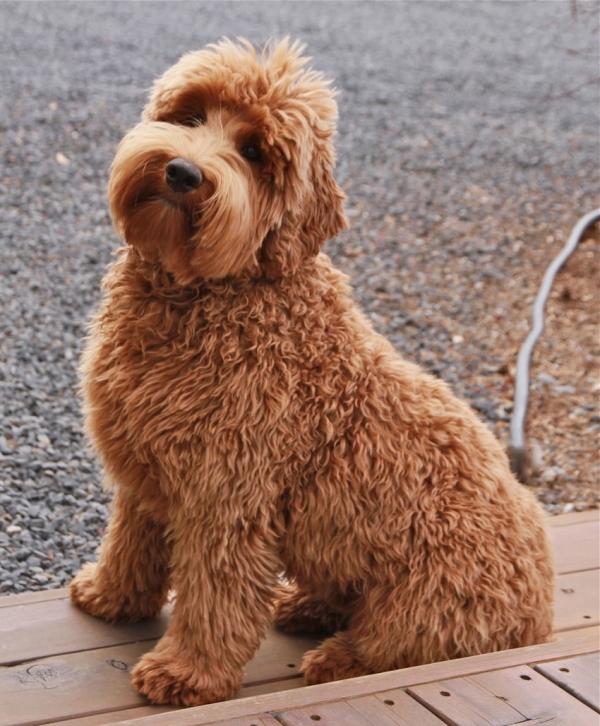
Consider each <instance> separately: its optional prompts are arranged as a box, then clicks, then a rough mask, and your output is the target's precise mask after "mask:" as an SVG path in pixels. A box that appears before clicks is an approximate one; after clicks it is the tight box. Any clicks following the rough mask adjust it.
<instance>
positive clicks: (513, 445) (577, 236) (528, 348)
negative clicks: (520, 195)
mask: <svg viewBox="0 0 600 726" xmlns="http://www.w3.org/2000/svg"><path fill="white" fill-rule="evenodd" d="M598 219H600V209H596V210H595V211H593V212H590V213H589V214H586V215H585V216H583V217H582V218H581V219H580V220H579V221H578V222H577V224H576V225H575V227H573V231H572V232H571V234H570V235H569V239H568V240H567V243H566V244H565V246H564V247H563V249H562V250H561V251H560V253H559V254H558V255H557V256H556V257H555V258H554V260H553V261H552V264H551V265H550V267H548V269H547V270H546V272H545V274H544V278H543V280H542V285H541V287H540V291H539V292H538V295H537V297H536V299H535V303H534V305H533V327H532V329H531V332H530V333H529V335H528V336H527V338H526V339H525V342H524V343H523V345H522V346H521V349H520V351H519V356H518V358H517V372H516V375H515V398H514V405H513V413H512V418H511V421H510V450H511V458H512V463H513V470H514V471H515V473H516V474H517V475H519V476H520V478H521V479H522V480H523V479H524V467H525V460H526V449H525V434H524V427H525V415H526V413H527V402H528V398H529V364H530V361H531V353H532V351H533V347H534V346H535V344H536V343H537V340H538V338H539V337H540V335H541V334H542V331H543V330H544V308H545V306H546V300H547V299H548V295H549V294H550V290H551V289H552V283H553V282H554V278H555V276H556V273H557V272H558V271H559V270H560V268H561V267H562V266H563V265H564V263H565V262H566V260H567V259H568V258H569V256H570V255H571V254H572V252H573V251H574V250H575V248H576V247H577V245H578V244H579V241H580V240H581V238H582V237H583V233H584V232H585V231H586V229H587V228H588V227H589V226H590V225H591V224H593V223H594V222H596V221H597V220H598Z"/></svg>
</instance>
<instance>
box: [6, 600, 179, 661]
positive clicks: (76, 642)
mask: <svg viewBox="0 0 600 726" xmlns="http://www.w3.org/2000/svg"><path fill="white" fill-rule="evenodd" d="M168 621H169V609H168V608H165V610H163V612H162V614H161V615H160V616H159V617H158V618H155V619H153V620H146V621H143V622H141V623H136V624H135V625H110V624H109V623H106V622H105V621H104V620H100V619H99V618H93V617H91V616H90V615H87V614H86V613H84V612H83V611H82V610H80V609H79V608H76V607H75V606H73V605H72V604H71V603H70V601H69V600H65V599H59V600H46V601H41V602H32V603H29V604H24V605H23V604H20V605H15V606H13V607H8V608H4V609H3V610H2V617H0V643H1V644H2V646H1V648H0V665H14V664H17V663H22V662H23V661H30V660H35V659H38V658H46V657H49V656H54V655H62V654H64V653H74V652H77V651H83V650H92V649H95V648H104V647H108V646H113V645H123V644H126V643H133V642H137V641H146V640H151V639H154V640H156V639H158V638H160V637H161V635H162V634H163V633H164V632H165V630H166V629H167V625H168Z"/></svg>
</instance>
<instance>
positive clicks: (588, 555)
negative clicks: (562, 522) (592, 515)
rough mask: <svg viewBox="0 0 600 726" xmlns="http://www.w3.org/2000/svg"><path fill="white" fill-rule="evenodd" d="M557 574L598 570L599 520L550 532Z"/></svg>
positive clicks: (554, 529) (599, 555) (599, 556)
mask: <svg viewBox="0 0 600 726" xmlns="http://www.w3.org/2000/svg"><path fill="white" fill-rule="evenodd" d="M550 536H551V538H552V544H553V546H554V566H555V567H556V572H557V573H558V574H564V573H567V572H580V571H581V570H597V569H598V568H600V520H595V521H592V522H581V523H578V524H572V525H570V526H566V527H553V528H552V529H551V530H550Z"/></svg>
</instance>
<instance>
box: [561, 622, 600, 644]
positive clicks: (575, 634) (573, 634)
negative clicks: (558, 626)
mask: <svg viewBox="0 0 600 726" xmlns="http://www.w3.org/2000/svg"><path fill="white" fill-rule="evenodd" d="M588 635H594V636H596V639H597V641H598V645H599V646H600V625H592V626H591V627H589V628H576V629H575V630H561V631H560V632H558V633H556V638H557V639H558V640H567V639H569V638H585V637H586V636H588Z"/></svg>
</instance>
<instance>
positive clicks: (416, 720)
mask: <svg viewBox="0 0 600 726" xmlns="http://www.w3.org/2000/svg"><path fill="white" fill-rule="evenodd" d="M347 703H348V705H350V706H352V708H353V709H354V710H355V711H358V712H359V713H360V714H361V715H362V716H364V717H365V718H366V719H367V720H368V721H369V723H370V724H373V726H388V725H390V726H391V724H397V725H398V726H444V724H443V723H442V721H440V720H439V719H438V718H437V717H436V716H434V715H433V714H432V713H431V712H430V711H428V710H427V709H426V708H424V707H423V706H421V704H420V703H417V701H415V700H414V699H412V698H411V697H410V696H409V695H408V694H407V693H405V692H404V691H402V690H400V689H396V690H393V691H386V692H385V693H377V694H375V695H373V696H361V697H360V698H350V699H348V701H347ZM390 717H391V718H392V719H393V720H390Z"/></svg>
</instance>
